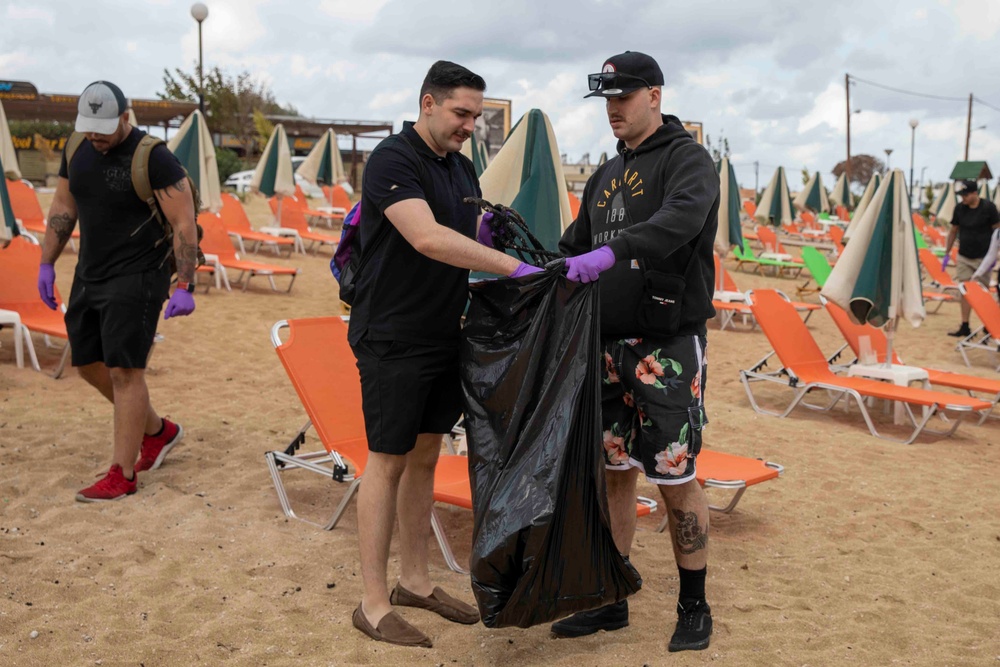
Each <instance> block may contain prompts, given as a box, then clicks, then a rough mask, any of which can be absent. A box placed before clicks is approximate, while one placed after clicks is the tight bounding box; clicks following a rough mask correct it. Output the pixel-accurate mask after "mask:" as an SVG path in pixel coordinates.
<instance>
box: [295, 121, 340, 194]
mask: <svg viewBox="0 0 1000 667" xmlns="http://www.w3.org/2000/svg"><path fill="white" fill-rule="evenodd" d="M296 171H297V173H298V174H299V175H300V176H302V178H304V179H306V180H307V181H309V182H310V183H315V184H316V185H319V184H323V185H329V186H330V193H331V194H330V197H331V201H332V198H333V186H334V185H337V184H339V183H342V182H343V181H346V180H347V175H346V174H345V172H344V161H343V158H341V156H340V147H339V146H337V134H336V132H334V131H333V128H327V130H326V132H324V133H323V136H322V137H320V139H319V141H317V142H316V144H315V145H314V146H313V147H312V150H311V151H309V155H307V156H306V159H305V160H304V161H303V162H302V164H300V165H299V168H298V169H297V170H296Z"/></svg>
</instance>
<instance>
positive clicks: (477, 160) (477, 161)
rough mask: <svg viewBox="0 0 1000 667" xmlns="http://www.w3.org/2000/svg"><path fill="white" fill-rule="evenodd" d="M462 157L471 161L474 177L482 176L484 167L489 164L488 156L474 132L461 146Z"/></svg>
mask: <svg viewBox="0 0 1000 667" xmlns="http://www.w3.org/2000/svg"><path fill="white" fill-rule="evenodd" d="M462 155H464V156H465V157H467V158H469V159H470V160H472V166H473V167H475V169H476V176H482V175H483V172H484V171H486V167H488V166H489V164H490V154H489V152H488V151H487V150H486V144H484V143H483V141H482V139H480V138H479V135H477V134H476V132H475V130H473V132H472V136H471V137H469V140H468V141H466V142H465V143H463V144H462Z"/></svg>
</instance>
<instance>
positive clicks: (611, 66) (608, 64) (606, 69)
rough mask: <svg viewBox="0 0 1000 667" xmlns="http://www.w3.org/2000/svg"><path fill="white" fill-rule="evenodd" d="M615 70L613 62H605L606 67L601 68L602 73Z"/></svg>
mask: <svg viewBox="0 0 1000 667" xmlns="http://www.w3.org/2000/svg"><path fill="white" fill-rule="evenodd" d="M614 71H615V66H614V65H613V64H611V63H604V69H602V70H601V73H602V74H609V73H611V72H614Z"/></svg>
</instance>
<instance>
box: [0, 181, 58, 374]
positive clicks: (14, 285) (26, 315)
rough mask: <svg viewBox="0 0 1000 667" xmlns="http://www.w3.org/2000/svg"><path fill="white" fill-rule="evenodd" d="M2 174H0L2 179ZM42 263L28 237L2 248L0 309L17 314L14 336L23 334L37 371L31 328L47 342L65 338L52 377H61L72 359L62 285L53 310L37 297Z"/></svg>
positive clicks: (0, 261)
mask: <svg viewBox="0 0 1000 667" xmlns="http://www.w3.org/2000/svg"><path fill="white" fill-rule="evenodd" d="M2 177H3V176H2V175H0V178H2ZM41 262H42V248H41V247H40V246H38V245H36V244H34V243H32V242H31V241H29V240H28V239H26V238H22V237H20V236H15V237H14V239H13V240H12V241H11V242H10V245H8V246H7V247H6V248H4V249H0V309H3V310H9V311H12V312H14V313H17V315H18V318H19V319H20V326H17V325H15V327H14V335H18V334H21V335H22V336H23V340H24V344H25V347H27V348H28V356H29V357H30V359H31V365H32V367H33V368H34V369H35V370H36V371H41V370H42V369H41V367H40V366H39V365H38V355H37V354H35V346H34V344H33V343H32V342H31V333H30V332H31V331H34V332H36V333H40V334H44V335H45V336H46V344H48V337H49V336H53V337H55V338H62V339H63V340H66V341H67V343H66V346H65V347H64V348H63V352H62V357H60V359H59V365H58V366H56V369H55V371H53V373H52V377H54V378H58V377H59V376H61V375H62V372H63V370H64V369H65V368H66V361H67V360H68V359H69V342H68V341H69V335H68V334H67V333H66V321H65V319H64V315H63V313H64V312H65V310H66V307H65V306H64V305H63V301H62V297H61V296H60V295H59V288H58V287H55V286H53V288H52V290H53V296H55V299H56V303H58V304H60V308H59V309H58V310H52V309H50V308H49V307H48V306H46V305H45V304H44V303H42V300H41V298H39V296H38V265H39V264H41Z"/></svg>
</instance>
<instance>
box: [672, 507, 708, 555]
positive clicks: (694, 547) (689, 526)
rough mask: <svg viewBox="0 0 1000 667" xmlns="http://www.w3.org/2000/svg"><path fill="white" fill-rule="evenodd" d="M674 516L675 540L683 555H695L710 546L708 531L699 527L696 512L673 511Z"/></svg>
mask: <svg viewBox="0 0 1000 667" xmlns="http://www.w3.org/2000/svg"><path fill="white" fill-rule="evenodd" d="M672 513H673V515H674V522H675V524H676V526H675V528H674V540H675V541H676V543H677V550H678V551H680V552H681V553H682V554H693V553H694V552H696V551H701V550H702V549H704V548H705V547H706V546H707V545H708V531H702V529H701V526H699V525H698V515H697V514H695V513H694V512H682V511H680V510H672Z"/></svg>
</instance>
